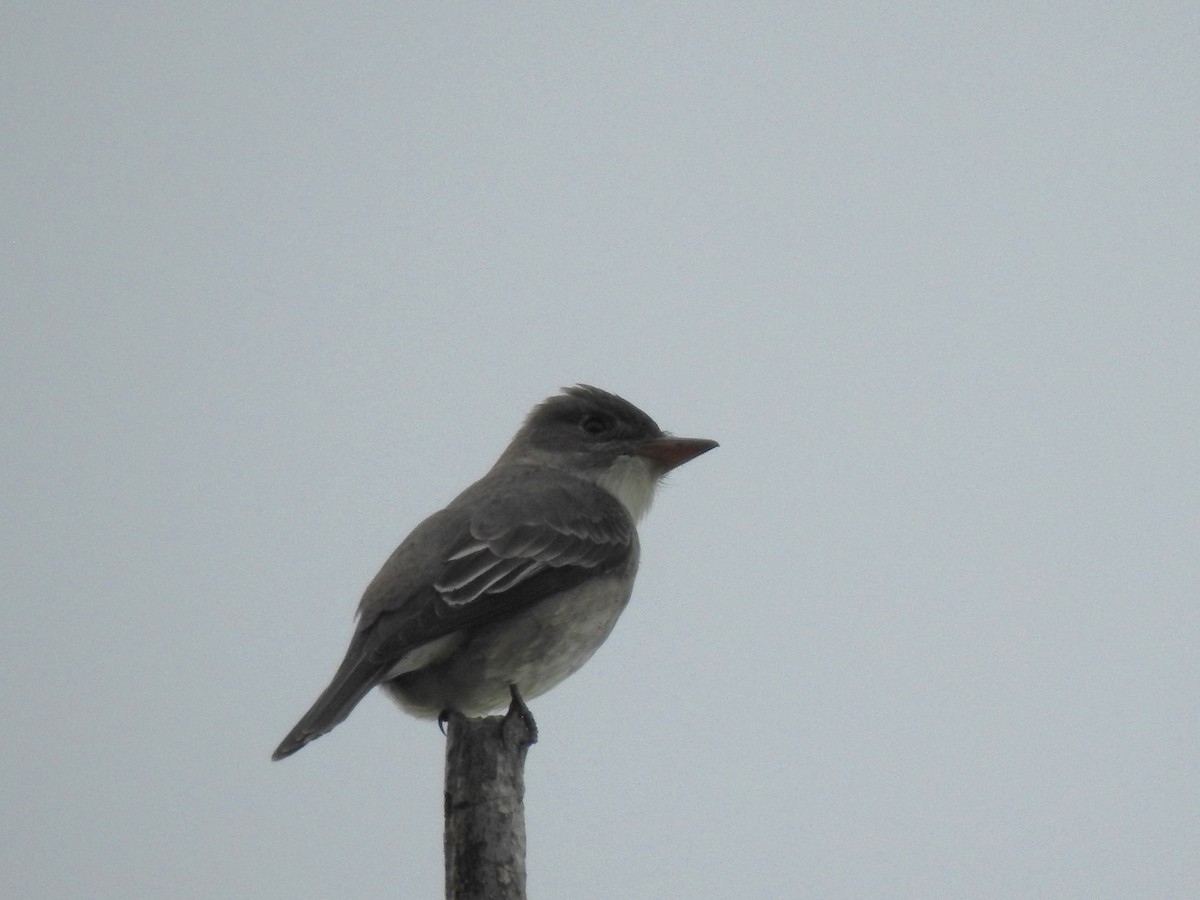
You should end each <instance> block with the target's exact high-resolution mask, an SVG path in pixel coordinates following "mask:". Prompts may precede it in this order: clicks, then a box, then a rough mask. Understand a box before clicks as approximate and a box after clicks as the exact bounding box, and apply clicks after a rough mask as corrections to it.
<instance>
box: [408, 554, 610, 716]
mask: <svg viewBox="0 0 1200 900" xmlns="http://www.w3.org/2000/svg"><path fill="white" fill-rule="evenodd" d="M631 588H632V578H630V577H628V576H627V575H625V574H624V573H619V574H613V575H610V576H603V577H600V578H595V579H592V580H591V581H588V582H586V583H584V584H582V585H580V586H579V587H576V588H573V589H572V590H569V591H566V592H563V593H561V594H557V595H555V596H552V597H548V598H546V599H545V600H541V601H539V602H538V603H537V604H535V605H533V606H531V607H529V608H528V609H526V610H523V611H522V612H520V613H518V614H516V615H514V616H512V617H510V618H507V619H504V620H502V621H500V622H496V623H493V624H491V625H487V626H485V627H483V628H481V629H479V630H478V631H476V632H475V633H474V634H472V635H470V636H469V637H468V638H467V639H466V640H464V642H463V643H462V644H461V645H460V646H459V647H458V648H457V650H456V651H454V652H453V653H452V654H451V655H450V656H449V657H448V658H447V659H445V660H444V661H442V662H441V663H439V664H436V665H433V666H429V667H427V668H425V669H422V670H421V671H418V672H410V673H408V674H405V675H403V676H401V677H400V678H397V679H395V680H393V681H390V682H388V688H389V690H390V693H392V695H393V696H394V697H395V698H396V700H397V701H398V702H399V703H400V705H401V706H403V707H404V708H405V709H406V710H407V711H408V712H410V713H413V714H415V715H422V716H436V715H438V714H439V713H441V712H442V711H443V710H446V709H455V710H458V711H459V712H461V713H463V714H465V715H468V716H478V715H484V714H486V713H489V712H492V711H494V710H498V709H502V708H504V707H506V706H507V705H508V702H509V699H510V697H509V685H510V684H515V685H516V686H517V689H518V690H519V691H520V692H521V696H522V697H524V698H525V699H527V700H528V699H530V698H532V697H536V696H538V695H539V694H543V693H545V692H546V691H548V690H550V688H552V687H554V686H555V685H556V684H558V683H559V682H560V681H562V680H563V679H564V678H566V677H567V676H568V675H570V674H572V673H573V672H575V671H576V670H578V669H579V668H580V667H581V666H582V665H583V664H584V663H585V662H587V661H588V659H590V658H591V656H592V654H593V653H595V652H596V649H597V648H598V647H599V646H600V645H601V644H602V643H604V640H605V638H607V637H608V635H609V634H610V633H611V632H612V630H613V626H614V625H616V623H617V618H618V617H619V616H620V615H621V612H622V611H623V610H624V609H625V606H626V604H627V603H628V602H629V595H630V591H631Z"/></svg>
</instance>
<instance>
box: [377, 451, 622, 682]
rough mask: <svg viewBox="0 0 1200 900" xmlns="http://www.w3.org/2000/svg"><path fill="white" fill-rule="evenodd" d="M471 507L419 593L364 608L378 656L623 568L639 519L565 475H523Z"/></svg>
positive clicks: (387, 655) (596, 489) (395, 653)
mask: <svg viewBox="0 0 1200 900" xmlns="http://www.w3.org/2000/svg"><path fill="white" fill-rule="evenodd" d="M465 506H466V508H467V509H469V514H467V515H465V516H464V517H463V518H462V520H461V525H460V526H459V527H458V528H457V529H455V531H456V533H455V534H454V535H452V536H449V538H450V539H449V540H447V541H446V542H445V544H444V548H445V549H444V550H443V551H442V552H441V559H440V566H439V568H438V571H437V574H436V575H435V577H433V579H432V581H431V582H430V583H429V584H428V585H427V586H424V587H423V589H421V590H420V591H419V592H418V593H417V594H416V595H415V596H410V597H408V598H394V599H393V598H388V599H391V600H392V602H379V601H378V600H376V602H375V603H373V604H372V609H371V610H370V611H368V610H366V609H364V611H363V617H364V619H366V618H370V619H371V620H372V621H371V622H370V624H368V625H367V626H366V630H369V631H370V632H372V633H373V634H372V639H371V640H369V641H368V643H369V644H370V645H371V647H370V650H368V653H369V654H370V655H371V656H373V657H376V658H381V659H388V658H390V659H395V658H396V657H397V656H398V655H399V654H401V653H404V652H406V651H407V649H409V648H412V647H416V646H420V645H422V644H425V643H427V642H429V641H432V640H436V639H438V638H440V637H443V636H445V635H448V634H452V633H454V632H456V631H460V630H462V629H464V628H469V627H474V626H478V625H482V624H484V623H486V622H489V621H493V620H495V619H498V618H503V617H504V616H506V615H509V614H511V613H513V612H515V611H517V610H519V609H521V608H523V607H525V606H528V605H529V604H531V603H534V602H536V601H538V600H540V599H541V598H543V597H547V596H550V595H551V594H554V593H558V592H559V591H563V590H567V589H569V588H571V587H574V586H575V585H577V584H580V583H581V582H583V581H585V580H587V579H588V578H591V577H593V576H595V575H599V574H602V573H604V572H607V571H611V570H613V569H616V568H618V567H619V566H621V565H622V564H623V563H624V562H625V561H626V560H627V559H628V556H629V553H630V551H631V548H632V546H633V533H634V531H633V521H632V520H631V519H630V518H629V514H628V513H627V512H626V511H625V508H624V507H623V506H621V504H620V502H619V501H617V500H616V499H615V498H614V497H613V496H612V495H611V494H609V493H608V492H607V491H605V490H603V489H601V488H599V487H597V486H595V485H593V484H591V483H589V482H584V481H580V480H578V479H573V478H570V477H569V476H565V475H564V476H561V477H546V476H545V475H544V473H543V474H541V477H538V478H531V479H519V480H515V481H514V482H513V483H511V484H509V485H508V486H507V487H505V488H501V489H496V488H495V487H493V488H492V489H490V490H488V491H487V492H486V493H485V494H484V495H483V496H481V497H480V498H478V499H477V500H476V501H475V502H471V503H469V504H465ZM444 537H446V536H445V535H444ZM395 601H399V602H395ZM361 628H363V626H362V624H361V623H360V629H361Z"/></svg>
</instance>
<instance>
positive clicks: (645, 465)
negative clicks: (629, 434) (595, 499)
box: [596, 456, 658, 523]
mask: <svg viewBox="0 0 1200 900" xmlns="http://www.w3.org/2000/svg"><path fill="white" fill-rule="evenodd" d="M596 484H598V485H600V487H602V488H604V489H605V490H606V491H608V492H609V493H610V494H612V495H613V496H614V497H616V498H617V499H618V500H620V501H621V505H622V506H624V507H625V509H626V510H628V512H629V515H630V517H631V518H632V519H633V521H634V522H635V523H637V522H640V521H641V520H642V517H643V516H645V515H646V513H647V511H648V510H649V509H650V504H651V502H653V500H654V489H655V487H657V485H658V479H656V478H655V477H654V473H653V472H651V471H650V463H649V462H647V461H646V460H644V459H642V458H640V457H637V456H619V457H617V461H616V462H614V463H613V464H612V465H611V466H609V467H608V469H607V470H605V471H604V473H603V474H601V475H600V477H599V478H597V479H596Z"/></svg>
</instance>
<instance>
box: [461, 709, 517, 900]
mask: <svg viewBox="0 0 1200 900" xmlns="http://www.w3.org/2000/svg"><path fill="white" fill-rule="evenodd" d="M512 694H513V701H512V704H511V705H510V706H509V708H508V712H507V713H506V714H505V715H503V716H489V717H488V718H486V719H468V718H466V717H465V716H462V715H460V714H458V713H450V714H449V716H448V718H447V731H446V833H445V853H446V900H525V754H526V752H527V751H528V750H529V747H530V746H531V745H532V744H534V743H535V742H536V741H537V725H536V724H535V723H534V721H533V717H532V716H531V715H530V714H529V710H528V708H527V707H526V706H525V704H524V702H522V700H521V697H520V695H519V694H518V693H517V691H516V688H515V687H514V688H513V692H512Z"/></svg>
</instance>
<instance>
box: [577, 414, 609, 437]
mask: <svg viewBox="0 0 1200 900" xmlns="http://www.w3.org/2000/svg"><path fill="white" fill-rule="evenodd" d="M579 427H580V428H582V429H583V430H584V431H586V432H587V433H588V434H603V433H604V432H605V431H608V427H609V423H608V419H606V418H604V416H598V415H595V414H592V415H589V416H584V419H583V421H582V422H580V423H579Z"/></svg>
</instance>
